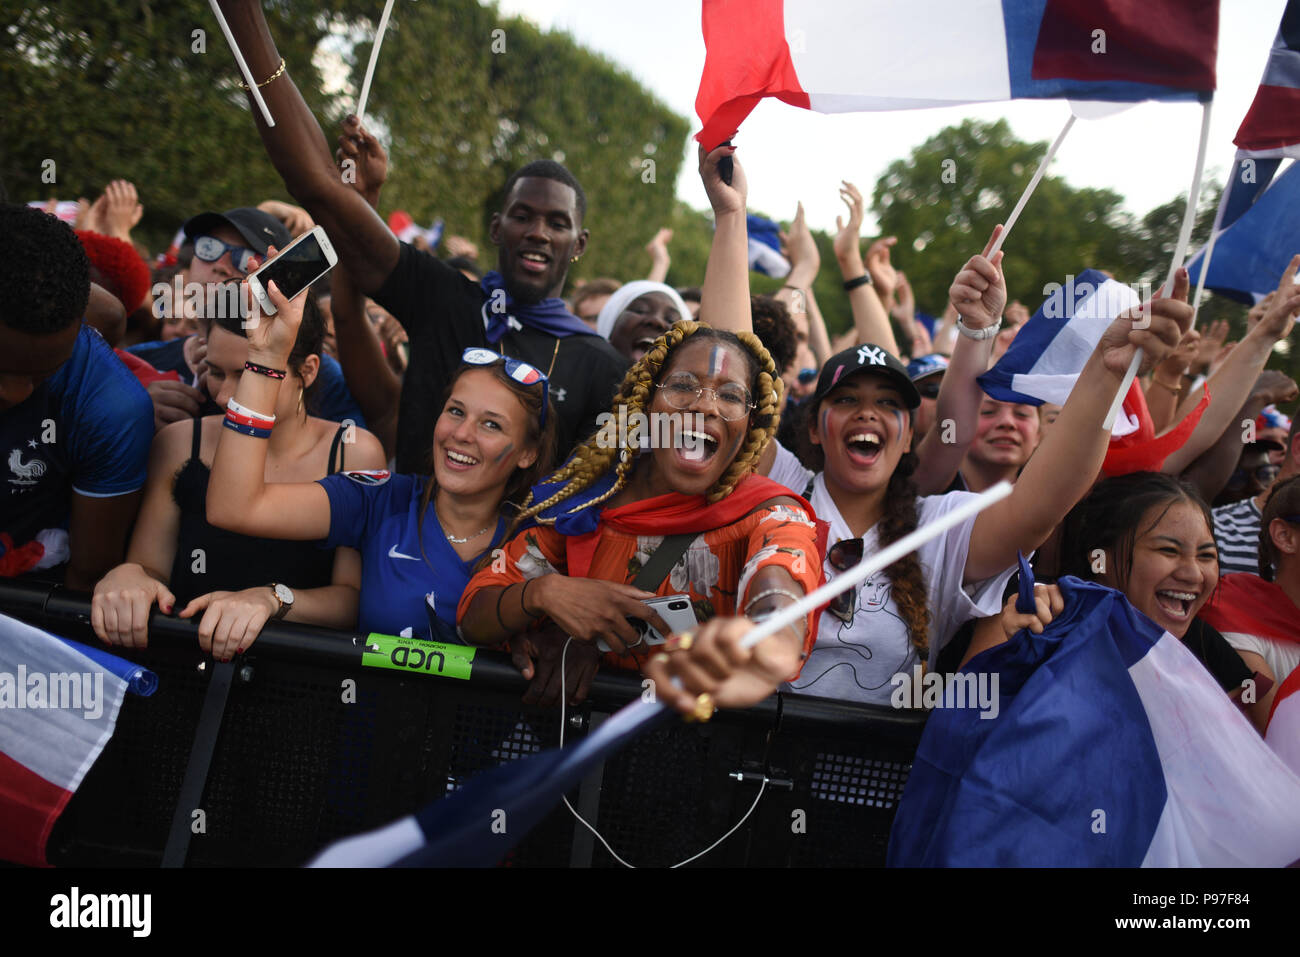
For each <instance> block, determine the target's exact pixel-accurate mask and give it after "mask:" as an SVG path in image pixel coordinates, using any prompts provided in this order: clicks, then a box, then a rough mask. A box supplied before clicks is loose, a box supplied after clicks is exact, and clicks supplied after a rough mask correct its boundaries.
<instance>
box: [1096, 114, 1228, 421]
mask: <svg viewBox="0 0 1300 957" xmlns="http://www.w3.org/2000/svg"><path fill="white" fill-rule="evenodd" d="M1212 105H1213V100H1206V101H1205V103H1204V104H1203V105H1202V107H1201V142H1200V145H1199V146H1198V147H1197V149H1196V172H1195V173H1194V174H1193V176H1192V188H1191V191H1190V192H1189V193H1188V194H1187V208H1186V209H1185V210H1184V211H1183V228H1182V229H1180V230H1179V232H1178V246H1177V247H1176V248H1175V249H1174V259H1173V262H1171V263H1170V264H1169V275H1168V276H1166V277H1165V284H1164V286H1162V287H1161V291H1160V294H1161V295H1162V296H1168V295H1169V294H1170V293H1171V292H1173V289H1174V274H1175V273H1177V272H1178V268H1179V267H1180V266H1181V265H1182V264H1183V259H1184V258H1185V257H1186V256H1187V244H1188V243H1189V242H1191V239H1192V226H1193V225H1195V223H1196V204H1197V200H1198V199H1200V196H1201V173H1202V172H1204V170H1205V147H1206V144H1207V143H1209V140H1210V107H1211V106H1212ZM1201 274H1202V275H1204V274H1205V271H1204V270H1202V271H1201ZM1140 365H1142V350H1141V349H1138V350H1137V351H1136V352H1135V353H1133V361H1132V362H1130V363H1129V364H1128V371H1126V372H1125V373H1124V380H1123V381H1122V382H1120V384H1119V391H1118V392H1116V393H1115V399H1114V401H1113V402H1111V404H1110V411H1109V412H1107V413H1106V420H1105V421H1104V422H1103V423H1102V425H1101V427H1102V428H1103V429H1105V430H1106V431H1107V432H1109V431H1110V430H1111V429H1112V428H1113V427H1114V425H1115V419H1116V418H1117V417H1118V416H1119V412H1120V409H1121V408H1123V406H1124V397H1125V396H1126V395H1128V390H1129V386H1131V385H1132V384H1133V380H1134V379H1135V378H1136V377H1137V371H1138V366H1140Z"/></svg>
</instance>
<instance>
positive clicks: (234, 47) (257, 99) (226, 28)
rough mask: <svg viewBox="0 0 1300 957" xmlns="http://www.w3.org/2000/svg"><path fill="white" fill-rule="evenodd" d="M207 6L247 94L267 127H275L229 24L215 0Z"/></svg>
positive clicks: (210, 0)
mask: <svg viewBox="0 0 1300 957" xmlns="http://www.w3.org/2000/svg"><path fill="white" fill-rule="evenodd" d="M208 6H210V7H211V8H212V12H213V13H214V14H215V15H216V17H217V24H218V26H220V27H221V32H222V33H224V34H225V35H226V42H227V43H228V44H230V51H231V52H232V53H234V54H235V62H236V63H238V64H239V69H240V72H241V73H243V74H244V82H245V83H246V84H247V85H248V92H249V93H251V94H253V102H254V103H256V104H257V105H258V107H259V108H260V109H261V111H262V116H263V117H264V118H265V119H266V125H267V126H275V120H274V119H273V118H272V117H271V110H270V109H269V108H268V107H267V105H266V100H264V99H262V91H261V90H260V89H259V88H258V86H257V81H256V80H254V79H253V74H252V71H250V70H249V69H248V64H247V63H245V62H244V54H242V53H241V52H239V44H237V43H236V42H235V37H234V34H232V33H231V32H230V24H228V23H226V16H225V14H223V13H222V12H221V8H220V7H219V6H217V0H208Z"/></svg>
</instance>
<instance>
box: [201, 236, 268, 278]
mask: <svg viewBox="0 0 1300 957" xmlns="http://www.w3.org/2000/svg"><path fill="white" fill-rule="evenodd" d="M226 250H229V251H230V265H232V266H234V267H235V269H236V270H238V271H239V272H243V273H246V272H248V263H249V261H250V260H251V259H252V258H253V257H254V256H256V255H257V250H255V249H249V248H248V247H247V246H232V245H231V244H230V243H224V242H222V241H221V240H220V239H218V238H217V237H216V236H200V237H199V238H198V239H196V240H194V255H196V256H198V257H199V258H200V259H202V260H203V261H204V262H205V263H214V262H216V261H217V260H218V259H220V258H221V257H222V256H224V255H225V254H226Z"/></svg>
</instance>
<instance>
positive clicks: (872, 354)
mask: <svg viewBox="0 0 1300 957" xmlns="http://www.w3.org/2000/svg"><path fill="white" fill-rule="evenodd" d="M868 362H870V363H871V364H872V365H873V366H883V365H884V364H885V353H884V350H883V349H881V348H879V347H878V346H863V347H862V348H861V349H859V350H858V365H865V364H866V363H868Z"/></svg>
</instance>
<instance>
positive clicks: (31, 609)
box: [0, 581, 925, 866]
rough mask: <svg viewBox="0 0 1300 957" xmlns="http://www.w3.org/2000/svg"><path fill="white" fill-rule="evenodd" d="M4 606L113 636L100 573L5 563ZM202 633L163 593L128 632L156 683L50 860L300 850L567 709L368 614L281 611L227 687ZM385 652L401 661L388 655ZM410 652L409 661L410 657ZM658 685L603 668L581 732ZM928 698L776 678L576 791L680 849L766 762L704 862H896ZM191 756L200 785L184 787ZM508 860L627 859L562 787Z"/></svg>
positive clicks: (538, 741) (192, 859)
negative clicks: (313, 619) (883, 704)
mask: <svg viewBox="0 0 1300 957" xmlns="http://www.w3.org/2000/svg"><path fill="white" fill-rule="evenodd" d="M0 611H3V612H4V613H5V614H8V615H11V616H13V617H16V618H21V619H23V620H26V621H29V622H31V623H32V624H35V625H37V626H39V627H42V628H45V629H47V630H49V631H52V632H55V633H57V634H60V635H63V636H65V637H68V638H73V639H77V640H84V641H88V642H95V641H96V639H95V638H94V636H93V634H92V633H91V631H90V628H89V620H90V618H89V616H90V605H89V601H88V596H86V595H84V594H77V593H72V592H67V591H65V590H63V589H61V588H57V587H54V588H52V587H49V586H44V585H35V584H32V583H27V582H15V581H0ZM195 633H196V625H195V623H194V622H192V621H182V620H180V619H176V618H172V617H169V616H165V615H162V614H160V613H157V612H155V613H154V615H153V616H152V618H151V622H150V631H149V634H150V647H149V649H148V650H147V651H137V652H132V651H124V650H122V649H116V650H117V651H118V652H119V653H121V654H122V655H123V656H124V657H128V658H131V659H133V660H135V661H138V662H139V663H141V664H144V665H146V666H148V667H149V668H151V669H153V670H154V671H155V672H157V673H158V675H159V679H160V680H159V688H158V691H157V692H156V693H155V694H154V695H153V696H152V697H149V698H139V697H136V696H134V695H128V697H127V700H126V703H125V704H124V706H123V709H122V713H121V715H120V716H119V719H118V726H117V731H116V733H115V734H114V736H113V739H112V740H111V741H110V742H109V744H108V746H107V747H106V748H105V750H104V753H103V754H102V755H101V756H100V758H99V760H98V761H97V762H96V764H95V766H94V767H93V768H92V769H91V770H90V772H89V773H88V775H87V777H86V780H85V781H84V782H83V784H82V786H81V788H80V789H79V790H78V791H77V793H76V795H75V796H74V797H73V799H72V801H71V802H70V803H69V806H68V808H67V809H66V810H65V811H64V813H63V816H62V817H61V818H60V821H59V824H58V825H57V826H56V828H55V831H54V833H53V835H52V836H51V839H50V844H49V852H48V856H49V858H50V861H51V863H54V864H56V865H64V866H69V865H83V866H84V865H89V866H114V865H117V866H120V865H128V866H130V865H136V866H158V865H160V864H162V863H163V861H164V858H165V856H167V857H168V858H169V862H170V863H176V864H179V863H182V862H183V863H186V864H188V865H189V866H230V865H243V866H250V865H297V864H301V863H303V862H305V861H306V860H308V859H310V858H311V856H312V855H313V854H315V853H316V852H317V851H318V850H320V849H321V848H322V847H324V846H325V845H327V844H329V843H330V842H332V841H334V840H337V839H338V838H341V837H346V836H348V835H351V834H354V833H357V832H360V831H364V830H367V829H370V828H373V827H377V826H380V825H382V824H385V823H388V822H389V821H391V820H393V819H395V818H398V817H401V816H402V815H404V814H407V813H410V812H411V811H413V810H415V809H417V808H419V807H421V806H423V805H424V804H426V803H428V802H429V801H432V800H435V799H437V798H439V797H441V796H443V795H445V794H446V793H448V792H449V791H452V790H455V789H456V788H458V787H460V786H461V784H463V783H464V782H465V781H466V780H468V779H469V778H470V777H473V776H474V775H475V774H477V773H479V772H480V771H483V770H486V769H487V768H490V767H492V766H494V765H497V764H501V763H504V762H507V761H511V760H517V759H519V758H522V757H527V756H529V755H531V754H535V753H537V752H538V751H540V750H542V749H544V748H548V747H553V746H555V745H556V744H557V743H558V738H559V711H558V709H555V708H552V709H539V708H532V707H528V706H525V705H523V704H521V703H520V700H519V699H520V696H521V695H522V694H523V691H524V689H525V688H526V682H525V681H524V679H523V678H522V677H521V676H520V675H519V673H518V672H517V671H516V670H515V668H514V667H513V666H512V665H511V663H510V661H509V658H508V657H507V656H504V655H500V654H496V653H493V652H487V651H482V650H480V651H478V652H477V653H476V654H475V655H474V657H473V661H472V664H471V665H470V666H469V667H468V668H461V667H457V666H456V665H455V661H454V658H455V654H454V649H450V650H448V653H447V655H440V656H437V659H436V660H433V659H432V658H431V657H429V656H426V655H425V654H424V651H423V649H421V650H420V651H419V654H418V656H416V655H413V654H412V653H410V652H408V653H407V654H405V655H401V654H398V655H396V656H394V655H393V654H392V646H391V645H390V644H388V643H385V644H384V648H385V650H386V653H385V654H384V655H379V654H377V653H376V652H373V651H369V652H368V651H367V648H368V647H370V646H371V643H370V641H369V639H368V638H367V637H366V636H362V635H353V634H342V633H338V632H330V631H326V630H324V629H320V628H315V627H311V626H306V625H295V624H292V623H288V622H272V623H269V624H268V625H267V626H266V627H265V628H264V629H263V631H262V634H261V635H260V636H259V637H258V640H257V642H256V643H255V644H254V645H253V646H252V647H251V648H250V649H249V652H248V653H247V654H246V655H244V656H242V658H240V659H237V660H236V661H235V663H234V667H233V671H232V672H231V673H230V674H229V675H228V677H229V678H230V688H229V692H228V694H223V695H214V694H210V693H209V685H210V683H211V681H212V676H213V674H214V672H215V671H216V668H215V667H214V664H213V662H212V661H211V659H210V658H205V656H204V655H202V653H201V652H200V651H199V649H198V645H197V640H196V636H195ZM411 647H416V646H411ZM381 657H383V658H385V659H386V666H385V667H377V666H376V665H378V664H379V663H380V662H379V660H378V659H379V658H381ZM394 657H396V658H398V659H400V660H401V661H402V662H403V663H404V665H405V667H404V668H394V667H393V665H394V661H393V658H394ZM440 670H441V674H440ZM458 674H459V675H460V677H452V676H453V675H458ZM641 693H642V686H641V681H640V678H639V677H638V676H635V675H632V674H619V673H611V672H600V673H598V674H597V675H596V677H595V679H594V680H593V682H592V687H591V692H590V695H589V697H588V700H587V701H586V702H584V703H583V705H582V706H581V707H579V708H577V709H569V710H568V711H567V712H566V714H567V726H566V735H565V736H566V741H567V740H569V739H575V738H578V737H581V736H582V735H584V734H585V733H587V732H588V731H589V730H590V729H591V728H592V727H593V726H595V725H596V724H598V723H599V722H600V721H602V720H603V719H604V717H605V716H607V715H608V714H610V713H612V712H613V711H614V710H616V709H617V708H619V707H621V706H622V705H623V704H625V703H627V702H628V701H631V700H633V699H635V698H637V697H639V696H640V694H641ZM216 698H220V699H221V704H220V705H219V706H218V705H214V704H212V703H211V702H212V701H213V700H214V699H216ZM205 702H207V704H206V705H205ZM205 707H206V708H208V709H209V711H211V710H212V709H214V708H218V707H219V708H220V710H219V711H218V712H217V715H216V720H217V722H218V726H219V734H216V735H215V744H214V747H213V748H212V753H211V762H210V764H209V765H208V766H207V767H205V768H203V769H202V770H203V773H202V774H201V776H200V782H199V783H200V786H199V788H198V790H197V791H196V792H195V791H194V790H193V781H194V778H195V775H196V773H197V772H196V764H197V763H201V762H196V761H195V760H194V759H193V755H194V754H195V753H197V752H198V751H200V750H202V749H201V747H196V731H198V730H200V729H201V726H202V725H203V720H202V719H203V713H204V709H205ZM924 720H925V719H924V715H922V714H917V713H914V712H906V711H894V710H891V709H887V708H876V707H870V706H865V705H858V704H853V703H849V702H840V701H830V700H827V699H819V698H809V697H803V696H798V695H774V696H772V697H771V698H769V699H767V700H766V701H764V702H762V703H761V704H759V705H757V706H756V707H753V708H750V709H748V710H745V711H727V712H720V713H719V714H718V715H717V716H716V717H715V718H714V720H713V721H711V722H709V723H707V724H704V725H686V724H683V723H676V722H675V723H673V725H671V726H670V727H667V728H664V729H661V730H658V731H652V732H648V733H647V734H645V735H643V736H642V737H640V738H638V739H637V740H635V741H634V742H633V743H632V744H630V745H629V746H628V747H627V748H625V749H624V750H623V751H621V752H620V753H618V754H616V755H614V756H613V757H611V758H610V759H608V760H607V761H606V762H605V763H604V764H603V765H602V766H601V767H600V768H598V769H597V770H596V771H593V772H592V774H591V775H589V776H588V778H587V780H586V781H584V783H583V784H582V785H581V786H580V787H579V788H577V789H575V790H574V792H573V793H571V794H570V795H569V801H570V803H571V804H572V805H573V806H574V807H575V808H576V809H577V810H578V811H579V812H580V813H582V814H583V816H584V817H586V818H587V820H588V821H590V822H591V823H592V824H593V825H594V826H595V827H596V828H597V830H599V831H600V832H601V834H602V836H603V837H604V838H605V839H606V840H607V841H608V842H609V843H610V844H611V846H613V848H614V849H615V850H616V851H617V852H618V853H619V854H620V855H621V856H622V857H623V858H624V859H625V860H627V861H628V862H629V863H632V864H636V865H644V866H665V865H669V864H674V863H677V862H678V861H681V860H684V859H686V858H688V857H690V856H692V855H693V854H695V853H697V852H699V851H701V850H703V849H704V848H706V847H708V846H709V845H710V844H712V843H713V842H714V841H716V840H717V839H718V838H719V837H721V836H722V835H723V834H724V833H726V832H727V831H728V830H730V829H731V828H732V826H733V825H735V824H736V822H737V821H739V820H740V819H741V818H742V817H743V816H744V814H745V812H746V810H748V809H749V807H750V806H751V805H752V804H753V802H754V798H755V796H756V795H757V793H758V786H759V783H760V782H761V781H762V780H763V779H764V778H766V779H767V781H768V784H767V787H766V790H765V792H764V794H763V797H762V799H761V800H760V801H759V803H758V805H757V806H756V807H755V809H754V811H753V813H752V814H751V815H750V816H749V817H748V818H747V819H746V820H745V822H744V824H743V825H742V826H741V827H740V828H738V829H737V830H736V832H735V833H734V834H732V835H731V836H730V837H729V838H728V839H727V840H726V841H725V842H723V843H722V844H720V845H719V846H718V847H717V848H715V849H714V850H713V851H711V852H710V853H709V854H707V855H705V856H704V857H702V858H700V859H699V861H697V862H696V863H698V864H702V865H712V866H746V865H750V866H789V865H800V866H816V865H880V864H883V863H884V858H885V849H886V846H887V842H888V835H889V828H890V825H891V823H892V821H893V816H894V811H895V808H896V806H897V802H898V799H899V797H900V796H901V794H902V790H903V785H904V784H905V782H906V780H907V774H908V771H909V770H910V767H911V761H912V756H913V754H914V753H915V750H916V744H917V741H918V740H919V738H920V734H921V730H922V728H923V726H924ZM199 740H200V742H201V740H202V736H201V735H200V739H199ZM187 774H188V777H189V779H190V783H191V793H195V794H197V796H196V797H194V798H192V799H189V800H182V796H183V795H184V793H185V792H184V790H183V785H184V783H185V781H186V778H187ZM191 803H192V804H193V805H194V806H192V807H191V806H189V804H191ZM485 820H487V818H486V817H485ZM503 823H504V826H505V827H507V828H508V827H509V822H508V821H506V822H503ZM186 828H188V834H184V835H183V839H178V836H177V834H178V831H180V832H183V831H184V830H185V829H186ZM503 863H504V864H506V865H508V866H566V865H568V866H617V865H616V862H615V861H614V860H613V858H611V856H610V855H609V853H608V852H607V851H606V850H605V849H604V848H603V847H601V845H600V844H599V842H597V841H595V839H594V838H593V837H592V836H591V834H590V832H589V831H588V830H587V829H586V828H584V827H583V826H582V825H581V824H578V823H577V822H576V821H575V820H574V818H573V817H572V815H571V814H570V813H569V811H568V810H567V809H565V808H564V807H563V805H560V806H559V807H558V808H557V809H556V810H555V811H553V812H552V813H551V814H550V815H549V816H548V817H547V818H546V819H545V820H544V821H543V823H542V824H541V825H539V826H538V827H537V828H535V829H534V831H533V832H532V833H531V834H530V835H529V836H528V837H527V838H525V839H524V840H523V841H521V842H520V843H519V845H518V846H517V847H516V848H515V850H514V851H513V852H511V854H510V855H509V856H508V857H507V859H506V860H505V861H504V862H503Z"/></svg>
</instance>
